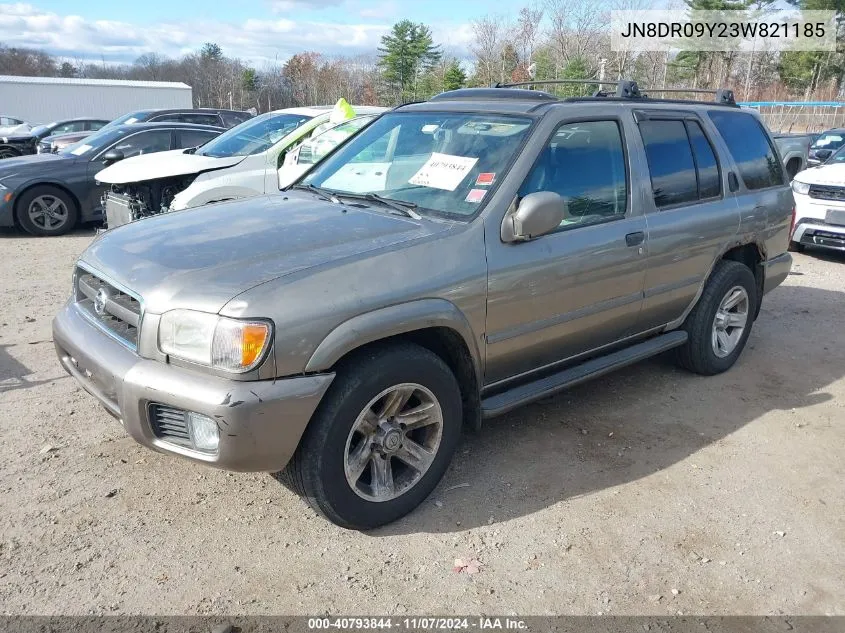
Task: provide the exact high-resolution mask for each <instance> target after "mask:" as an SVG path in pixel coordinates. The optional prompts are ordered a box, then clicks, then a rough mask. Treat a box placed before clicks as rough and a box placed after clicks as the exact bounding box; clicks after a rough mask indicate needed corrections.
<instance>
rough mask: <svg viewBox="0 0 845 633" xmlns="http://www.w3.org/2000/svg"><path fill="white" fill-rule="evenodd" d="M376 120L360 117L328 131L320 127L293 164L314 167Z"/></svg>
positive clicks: (295, 157)
mask: <svg viewBox="0 0 845 633" xmlns="http://www.w3.org/2000/svg"><path fill="white" fill-rule="evenodd" d="M374 118H376V115H375V114H373V115H371V116H362V117H358V118H356V119H352V120H350V121H346V122H345V123H341V124H339V125H337V126H335V127H331V128H329V129H327V130H320V127H318V128H317V129H316V130H314V132H315V133H314V134H313V135H312V136H311V138H310V139H308V140H307V141H305V142H304V143H303V144H302V146H301V147H300V149H299V153H298V154H297V155H294V156H293V159H292V162H294V163H296V164H297V165H313V164H315V163H319V162H320V161H321V160H322V159H323V157H324V156H325V155H326V154H328V153H329V152H330V151H332V150H333V149H334V148H335V147H337V146H338V145H340V144H341V143H342V142H343V141H345V140H346V139H347V138H349V137H350V136H352V135H353V134H355V132H357V131H358V130H360V129H361V128H362V127H364V126H365V125H366V124H367V123H369V122H370V121H372V120H373V119H374ZM286 163H287V161H286Z"/></svg>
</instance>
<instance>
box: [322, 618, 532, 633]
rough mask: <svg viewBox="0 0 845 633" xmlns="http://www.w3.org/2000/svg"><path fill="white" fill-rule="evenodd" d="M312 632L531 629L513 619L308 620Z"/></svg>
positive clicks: (517, 619)
mask: <svg viewBox="0 0 845 633" xmlns="http://www.w3.org/2000/svg"><path fill="white" fill-rule="evenodd" d="M308 629H309V630H315V631H316V630H341V631H364V630H368V629H369V630H379V629H382V630H385V629H397V630H407V631H416V630H426V631H467V630H479V631H526V630H528V625H527V624H526V623H525V621H524V620H520V619H519V618H511V617H477V618H435V617H412V618H385V617H373V618H308Z"/></svg>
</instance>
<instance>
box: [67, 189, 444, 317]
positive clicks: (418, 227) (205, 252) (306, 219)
mask: <svg viewBox="0 0 845 633" xmlns="http://www.w3.org/2000/svg"><path fill="white" fill-rule="evenodd" d="M451 226H452V225H451V224H449V223H445V222H435V221H431V220H426V219H423V220H413V219H411V218H406V217H403V216H398V215H393V214H391V213H389V211H388V210H382V209H369V208H367V207H365V206H363V205H359V204H348V205H341V204H334V203H331V202H327V201H323V200H320V199H318V198H316V197H315V196H313V195H312V194H310V193H304V192H289V193H287V194H285V195H283V196H280V195H278V194H276V195H274V196H264V197H258V198H251V199H249V200H243V201H237V200H236V201H232V202H225V203H220V204H216V205H212V206H208V207H202V208H197V209H188V210H185V211H178V212H175V213H166V214H162V215H159V216H156V217H153V218H147V219H144V220H141V221H138V222H132V223H130V224H127V225H125V226H122V227H120V228H117V229H115V230H113V231H108V232H107V233H104V234H103V235H102V236H101V237H100V238H99V239H97V240H96V241H95V242H94V243H93V244H92V245H91V246H90V247H89V248H88V250H87V251H85V253H84V254H83V255H82V257H81V259H82V261H84V262H86V263H87V264H88V265H89V266H91V267H93V268H94V269H95V270H99V271H101V272H102V273H105V274H107V275H108V276H109V277H111V278H112V279H114V280H115V281H117V282H119V283H120V284H122V285H124V286H126V287H127V288H129V289H131V290H133V291H134V292H136V293H138V294H139V295H140V296H141V297H142V298H143V300H144V309H145V310H147V311H149V312H152V313H160V312H161V311H163V310H171V309H174V308H191V309H195V310H202V311H205V312H219V311H220V310H221V309H222V308H223V306H224V305H225V304H226V303H228V302H229V301H230V300H231V299H233V298H234V297H236V296H237V295H239V294H241V293H243V292H245V291H247V290H249V289H251V288H254V287H256V286H258V285H260V284H263V283H267V282H269V281H272V280H274V279H278V278H280V277H284V276H286V275H290V274H292V273H296V272H301V271H304V270H307V269H310V268H314V267H317V266H323V265H328V264H330V263H332V262H336V261H338V260H347V259H349V258H355V257H360V256H362V255H364V254H365V253H368V252H371V251H376V250H380V249H382V248H386V247H390V246H393V245H395V244H398V243H402V242H408V241H411V240H417V239H424V238H426V237H429V236H432V235H435V234H439V233H442V232H444V231H447V230H449V229H450V227H451ZM326 290H327V292H329V291H330V290H331V289H326Z"/></svg>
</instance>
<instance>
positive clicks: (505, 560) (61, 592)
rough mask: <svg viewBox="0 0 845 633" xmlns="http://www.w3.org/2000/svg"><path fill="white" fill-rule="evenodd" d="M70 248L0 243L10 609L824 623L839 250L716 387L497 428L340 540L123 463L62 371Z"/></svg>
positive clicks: (620, 399) (226, 495)
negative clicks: (55, 341) (388, 522)
mask: <svg viewBox="0 0 845 633" xmlns="http://www.w3.org/2000/svg"><path fill="white" fill-rule="evenodd" d="M90 240H91V233H90V232H80V233H77V234H74V235H72V236H69V237H64V238H57V239H34V238H29V237H23V236H21V235H18V234H16V233H13V232H6V233H3V234H0V261H2V271H0V276H2V282H0V428H1V429H2V443H0V490H2V507H1V508H0V511H1V512H2V517H3V518H2V523H0V525H2V539H0V579H2V581H0V605H2V606H0V610H2V611H4V612H6V613H12V614H87V613H97V614H100V613H131V614H138V613H144V614H151V613H156V614H208V613H226V614H264V613H288V614H320V613H324V612H331V613H335V614H336V613H355V614H366V613H370V614H394V615H399V614H405V613H414V614H455V613H461V614H478V613H496V614H504V615H507V614H519V615H529V614H537V615H543V614H597V613H606V614H654V615H668V614H676V613H678V612H679V611H680V612H683V613H684V614H839V615H843V614H845V512H844V511H843V500H845V477H843V472H844V471H843V464H845V327H843V326H842V323H843V319H845V257H835V256H829V255H823V254H819V253H813V254H809V255H797V256H796V265H795V267H794V268H793V271H794V274H793V275H792V276H790V277H789V279H788V280H787V283H786V284H785V285H784V286H782V287H781V288H779V289H777V290H776V291H775V292H774V293H772V294H771V295H769V296H768V297H767V299H766V301H765V302H764V307H763V312H762V314H761V316H760V319H759V320H758V322H757V323H756V324H755V326H754V330H753V332H752V335H751V339H750V341H749V346H750V347H749V348H748V349H746V352H745V354H744V355H743V357H742V358H741V360H740V362H739V364H738V365H737V366H736V367H735V368H734V369H733V370H732V371H730V372H728V373H726V374H723V375H721V376H718V377H715V378H701V377H696V376H692V375H689V374H687V373H685V372H683V371H680V370H678V369H675V368H674V367H673V366H672V365H671V364H670V363H668V362H667V361H666V360H663V359H656V360H654V361H651V362H647V363H644V364H641V365H639V366H637V367H634V368H631V369H629V370H627V371H622V372H620V373H617V374H615V375H613V376H611V377H609V378H606V379H603V380H601V381H598V382H596V383H593V384H589V385H584V386H582V387H579V388H577V389H575V390H573V391H570V392H568V393H566V394H563V395H561V396H559V397H555V398H550V399H548V400H546V401H544V402H542V403H539V404H536V405H533V406H530V407H527V408H525V409H522V410H519V411H516V412H514V413H512V414H510V415H508V416H506V417H504V418H501V419H499V420H496V421H493V422H491V423H489V424H488V425H487V426H485V428H484V429H483V430H482V432H481V434H480V435H477V436H467V437H466V438H465V440H464V442H463V445H462V447H461V448H460V449H459V452H458V455H457V457H456V460H455V462H454V464H453V467H452V468H451V470H450V471H449V473H448V474H447V476H446V478H445V480H444V481H443V482H442V484H441V485H440V487H439V488H438V489H437V491H436V492H435V493H434V494H433V495H432V497H431V498H430V499H429V500H428V501H427V502H426V503H425V504H424V506H423V507H422V508H420V509H419V510H417V511H416V512H414V513H412V514H411V515H410V516H408V517H406V518H405V519H404V520H402V521H400V522H399V523H397V524H394V525H392V526H389V527H387V528H384V529H381V530H378V531H376V532H372V533H368V534H361V533H356V532H348V531H343V530H340V529H339V528H336V527H334V526H333V525H330V524H329V523H327V522H325V521H323V520H322V519H320V518H318V517H317V516H315V515H314V514H313V513H312V512H311V511H310V510H309V509H307V508H306V507H305V506H304V504H303V503H301V502H300V501H299V500H298V499H297V498H295V497H294V496H293V495H292V494H291V493H289V492H288V491H287V490H286V489H284V488H282V487H281V486H280V485H279V484H278V483H276V482H275V480H273V479H272V478H271V477H270V476H268V475H265V474H232V473H226V472H220V471H216V470H211V469H208V468H203V467H200V466H197V465H194V464H191V463H188V462H185V461H182V460H179V459H176V458H172V457H168V456H164V455H159V454H156V453H153V452H150V451H148V450H146V449H143V448H141V447H139V446H137V445H136V444H135V443H134V442H132V441H130V440H129V439H127V437H125V436H124V433H123V432H122V430H121V427H120V425H119V424H117V423H116V422H115V421H114V420H113V419H112V418H110V417H109V416H108V415H107V414H106V413H105V412H104V411H103V410H101V409H100V408H99V406H98V405H97V404H96V403H95V401H94V400H93V399H92V398H91V397H89V396H88V395H87V394H86V393H84V392H83V391H82V390H81V389H80V388H78V387H77V386H76V384H75V383H74V381H73V380H72V379H70V378H69V377H67V376H66V375H65V374H64V373H63V371H62V370H61V369H60V368H59V365H58V363H57V361H56V359H55V355H54V351H53V345H52V343H51V340H50V339H51V334H50V320H51V319H52V316H53V314H54V313H55V312H56V310H57V309H58V307H59V306H60V304H61V303H62V302H63V301H64V300H65V298H66V296H67V295H68V293H69V291H70V276H71V268H72V264H73V261H74V259H75V257H76V256H77V255H78V254H79V253H80V252H81V251H82V250H83V249H84V248H85V247H86V245H87V244H88V243H89V242H90ZM458 486H460V487H458ZM458 557H466V558H472V557H477V558H478V559H479V560H480V561H482V562H483V563H484V565H483V567H482V568H481V571H480V572H479V573H477V574H474V575H468V574H465V573H460V574H458V573H455V572H453V570H452V567H453V561H454V559H455V558H458Z"/></svg>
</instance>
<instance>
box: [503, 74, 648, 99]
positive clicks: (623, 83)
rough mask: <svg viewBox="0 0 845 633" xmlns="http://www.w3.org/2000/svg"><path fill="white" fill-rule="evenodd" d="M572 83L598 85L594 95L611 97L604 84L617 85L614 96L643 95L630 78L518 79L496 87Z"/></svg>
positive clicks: (628, 97) (631, 96)
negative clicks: (603, 87) (604, 88)
mask: <svg viewBox="0 0 845 633" xmlns="http://www.w3.org/2000/svg"><path fill="white" fill-rule="evenodd" d="M556 84H560V85H567V84H569V85H572V84H580V85H587V86H598V87H599V89H598V90H596V92H594V93H593V96H594V97H609V96H610V93H608V92H605V91H603V90H602V89H601V87H602V86H616V91H615V94H614V95H613V96H615V97H619V98H624V99H638V98H640V97H641V95H640V89H639V87H638V86H637V82H636V81H631V80H629V79H619V80H616V81H614V80H608V81H606V80H604V79H541V80H539V81H518V82H515V83H508V84H502V83H497V84H495V85H494V86H493V87H494V88H517V87H519V86H550V85H556Z"/></svg>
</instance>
